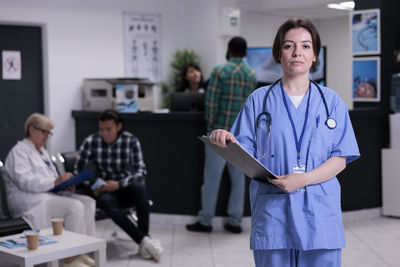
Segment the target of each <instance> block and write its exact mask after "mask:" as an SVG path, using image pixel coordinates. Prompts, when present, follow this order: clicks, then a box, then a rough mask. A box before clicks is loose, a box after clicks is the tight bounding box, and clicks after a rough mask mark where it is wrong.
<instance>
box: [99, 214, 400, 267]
mask: <svg viewBox="0 0 400 267" xmlns="http://www.w3.org/2000/svg"><path fill="white" fill-rule="evenodd" d="M168 216H172V215H168ZM174 220H176V221H179V220H181V219H179V218H178V219H174ZM184 220H187V218H184ZM157 221H158V223H152V224H151V227H150V234H151V236H152V237H154V238H157V239H159V240H160V241H161V242H162V244H163V246H164V253H163V255H162V257H161V260H160V262H158V263H156V262H154V261H150V260H143V259H142V258H141V257H140V256H139V255H138V254H137V252H138V246H137V245H136V244H135V243H134V242H133V241H131V240H130V238H129V236H127V235H126V234H125V233H124V232H123V231H122V230H121V229H119V227H117V226H116V225H115V224H114V223H113V222H112V221H110V220H101V221H98V222H96V235H97V236H98V237H101V238H104V239H106V240H107V267H114V266H123V267H147V266H158V267H203V266H206V267H225V266H226V267H228V266H229V267H243V266H246V267H247V266H254V262H253V254H252V252H251V250H250V248H249V247H250V241H249V239H250V229H249V228H246V227H244V231H243V233H241V234H231V233H228V232H225V231H224V230H223V229H222V228H215V229H214V231H213V232H211V233H194V232H189V231H187V230H186V229H185V226H184V224H182V223H178V224H177V225H174V224H168V223H165V222H164V223H159V222H160V220H157ZM115 231H116V233H117V236H113V235H112V234H113V232H115ZM345 233H346V243H347V246H346V248H345V249H343V251H342V267H355V266H356V267H358V266H363V267H398V266H400V250H399V248H400V219H398V218H387V217H377V218H371V219H362V220H355V219H354V220H350V221H347V222H346V223H345Z"/></svg>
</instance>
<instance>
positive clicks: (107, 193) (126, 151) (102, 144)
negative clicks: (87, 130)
mask: <svg viewBox="0 0 400 267" xmlns="http://www.w3.org/2000/svg"><path fill="white" fill-rule="evenodd" d="M89 164H91V165H92V166H93V167H94V168H95V170H94V171H95V172H96V174H97V177H98V179H97V181H96V182H95V183H94V184H93V185H92V190H93V193H94V195H95V196H96V200H97V205H98V207H100V208H101V209H102V210H104V212H105V213H106V214H107V215H108V216H109V217H110V218H111V219H112V220H113V221H114V222H115V223H116V224H117V225H118V226H119V227H121V228H122V229H123V230H124V231H125V232H126V233H127V234H128V235H129V236H130V237H131V238H132V239H133V240H134V241H135V242H136V243H137V244H138V245H139V254H140V256H142V257H143V258H145V259H154V260H156V261H158V260H159V259H160V257H161V254H162V251H163V248H162V246H161V243H160V241H158V240H157V239H154V238H151V237H150V236H149V235H148V232H149V201H148V198H147V190H146V185H145V178H146V174H147V171H146V165H145V164H144V161H143V155H142V149H141V146H140V142H139V139H138V138H137V137H135V136H134V135H132V134H131V133H129V132H127V131H124V130H123V122H122V118H121V116H120V115H119V114H118V113H117V112H116V111H114V110H105V111H104V112H103V113H101V114H100V116H99V131H98V132H97V133H95V134H92V135H90V136H88V137H87V138H86V139H85V140H84V141H83V143H82V145H81V147H80V149H79V156H78V159H77V161H76V163H75V172H80V171H82V170H83V169H85V168H87V166H88V165H89ZM99 184H100V185H101V186H98V185H99ZM123 206H125V207H126V206H135V207H136V210H137V216H138V223H137V226H136V225H135V224H134V223H132V222H131V221H130V220H129V218H128V217H127V216H126V214H125V212H124V211H123V209H122V207H123Z"/></svg>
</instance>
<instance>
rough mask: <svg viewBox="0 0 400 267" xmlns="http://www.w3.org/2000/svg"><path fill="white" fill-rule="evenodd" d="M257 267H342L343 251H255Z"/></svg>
mask: <svg viewBox="0 0 400 267" xmlns="http://www.w3.org/2000/svg"><path fill="white" fill-rule="evenodd" d="M253 254H254V262H255V264H256V267H321V266H323V267H340V264H341V249H316V250H306V251H302V250H297V249H272V250H253Z"/></svg>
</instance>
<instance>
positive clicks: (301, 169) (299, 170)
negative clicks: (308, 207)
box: [293, 165, 306, 192]
mask: <svg viewBox="0 0 400 267" xmlns="http://www.w3.org/2000/svg"><path fill="white" fill-rule="evenodd" d="M305 172H306V166H305V165H300V166H299V165H297V166H295V167H293V173H305ZM305 191H306V188H305V187H302V188H300V189H298V190H297V192H305Z"/></svg>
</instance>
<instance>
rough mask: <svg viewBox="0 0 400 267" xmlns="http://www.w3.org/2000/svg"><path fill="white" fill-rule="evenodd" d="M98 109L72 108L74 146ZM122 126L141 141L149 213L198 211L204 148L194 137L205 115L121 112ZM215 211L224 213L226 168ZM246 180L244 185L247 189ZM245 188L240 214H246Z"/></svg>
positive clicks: (91, 128)
mask: <svg viewBox="0 0 400 267" xmlns="http://www.w3.org/2000/svg"><path fill="white" fill-rule="evenodd" d="M98 114H99V113H98V112H90V111H72V117H73V118H74V120H75V129H76V131H75V140H76V149H78V148H79V146H80V144H81V143H82V141H83V140H84V139H85V137H86V136H88V135H89V134H91V133H93V132H95V131H96V130H97V127H98V122H97V116H98ZM121 115H122V118H123V120H124V129H125V130H127V131H129V132H132V133H133V134H134V135H135V136H137V137H138V138H139V140H140V143H141V145H142V150H143V156H144V161H145V163H146V166H147V171H148V177H147V186H148V192H149V196H150V198H151V199H152V200H153V202H154V205H153V207H152V211H153V212H158V213H168V214H197V212H198V210H199V209H200V189H201V185H202V183H203V166H204V147H203V143H202V142H201V141H200V140H199V139H198V138H197V137H198V136H201V135H203V134H206V128H205V122H204V113H195V112H176V113H150V112H139V113H123V114H121ZM223 176H224V177H223V179H222V181H221V186H220V194H219V198H218V203H217V209H216V214H217V215H225V214H226V213H225V211H226V205H227V201H228V196H229V186H230V185H229V175H228V172H227V171H225V172H224V175H223ZM248 183H249V179H248V178H247V183H246V186H247V187H248ZM248 199H249V197H248V189H247V188H246V203H245V214H246V215H250V205H249V201H248Z"/></svg>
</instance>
